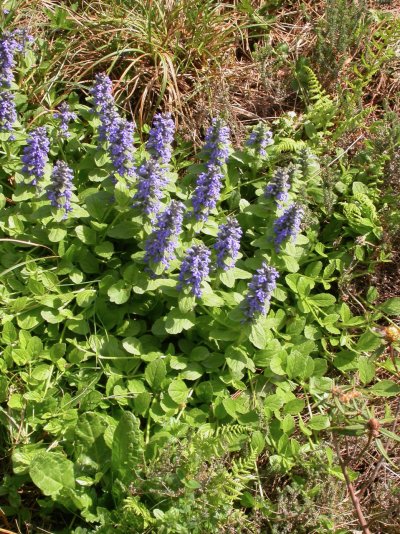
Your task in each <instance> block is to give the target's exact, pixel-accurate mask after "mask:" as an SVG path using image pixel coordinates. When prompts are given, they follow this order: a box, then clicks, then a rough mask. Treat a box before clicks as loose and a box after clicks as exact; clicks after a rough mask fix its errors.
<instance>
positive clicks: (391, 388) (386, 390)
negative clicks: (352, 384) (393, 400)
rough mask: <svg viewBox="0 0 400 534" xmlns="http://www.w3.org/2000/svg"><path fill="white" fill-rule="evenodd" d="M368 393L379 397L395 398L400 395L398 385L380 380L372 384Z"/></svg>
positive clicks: (399, 386)
mask: <svg viewBox="0 0 400 534" xmlns="http://www.w3.org/2000/svg"><path fill="white" fill-rule="evenodd" d="M369 391H370V392H371V393H374V394H375V395H379V396H380V397H395V396H396V395H398V394H399V393H400V385H399V384H397V383H396V382H393V380H381V381H380V382H378V383H377V384H374V385H373V386H372V387H371V388H370V389H369Z"/></svg>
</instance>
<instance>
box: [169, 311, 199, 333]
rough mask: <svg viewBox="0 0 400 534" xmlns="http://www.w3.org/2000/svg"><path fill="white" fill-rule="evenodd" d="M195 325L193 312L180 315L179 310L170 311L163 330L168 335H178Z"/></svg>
mask: <svg viewBox="0 0 400 534" xmlns="http://www.w3.org/2000/svg"><path fill="white" fill-rule="evenodd" d="M195 323H196V317H195V314H194V313H193V312H188V313H182V312H181V310H180V309H179V308H174V309H173V310H171V311H170V312H169V313H168V315H167V318H166V321H165V330H166V331H167V332H168V333H169V334H180V333H181V332H182V331H183V330H190V328H193V326H194V325H195Z"/></svg>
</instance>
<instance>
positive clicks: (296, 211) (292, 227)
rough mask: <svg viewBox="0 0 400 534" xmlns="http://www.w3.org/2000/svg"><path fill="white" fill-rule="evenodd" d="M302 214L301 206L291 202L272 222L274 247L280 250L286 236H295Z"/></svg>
mask: <svg viewBox="0 0 400 534" xmlns="http://www.w3.org/2000/svg"><path fill="white" fill-rule="evenodd" d="M303 215H304V210H303V208H302V206H299V205H298V204H291V205H290V206H289V207H288V208H287V209H286V210H285V211H284V212H283V214H282V215H281V216H280V217H278V219H276V221H275V222H274V234H275V239H274V243H275V249H276V251H277V252H279V251H280V248H281V244H282V243H283V242H284V241H285V240H286V239H288V238H290V237H293V238H296V236H297V234H298V233H299V231H300V225H301V220H302V218H303Z"/></svg>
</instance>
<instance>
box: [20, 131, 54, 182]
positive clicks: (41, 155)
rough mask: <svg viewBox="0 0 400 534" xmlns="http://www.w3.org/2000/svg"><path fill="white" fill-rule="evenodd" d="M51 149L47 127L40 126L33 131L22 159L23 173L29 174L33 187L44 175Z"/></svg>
mask: <svg viewBox="0 0 400 534" xmlns="http://www.w3.org/2000/svg"><path fill="white" fill-rule="evenodd" d="M49 149H50V141H49V139H48V137H47V132H46V127H45V126H40V127H38V128H35V129H34V130H32V131H31V133H30V135H29V137H28V140H27V145H26V146H25V147H24V149H23V153H22V158H21V161H22V163H23V164H24V166H23V167H22V172H25V173H27V174H28V175H29V176H30V177H31V178H32V182H31V183H32V185H36V183H37V180H38V179H39V178H42V177H43V175H44V168H45V165H46V163H47V160H48V153H49Z"/></svg>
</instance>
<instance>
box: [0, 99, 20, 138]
mask: <svg viewBox="0 0 400 534" xmlns="http://www.w3.org/2000/svg"><path fill="white" fill-rule="evenodd" d="M16 120H17V111H16V109H15V102H14V95H13V94H12V93H10V91H0V132H11V131H12V127H13V124H14V122H15V121H16Z"/></svg>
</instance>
